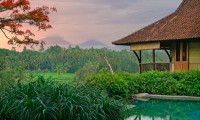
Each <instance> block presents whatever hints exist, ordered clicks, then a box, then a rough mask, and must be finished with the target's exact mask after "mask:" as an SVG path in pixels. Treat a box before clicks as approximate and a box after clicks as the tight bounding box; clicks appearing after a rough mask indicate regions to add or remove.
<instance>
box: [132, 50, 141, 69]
mask: <svg viewBox="0 0 200 120" xmlns="http://www.w3.org/2000/svg"><path fill="white" fill-rule="evenodd" d="M133 52H134V54H135V56H136V57H137V59H138V63H139V73H141V62H142V59H141V57H142V53H141V50H140V51H139V55H138V54H137V53H136V52H135V51H133Z"/></svg>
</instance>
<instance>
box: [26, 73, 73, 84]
mask: <svg viewBox="0 0 200 120" xmlns="http://www.w3.org/2000/svg"><path fill="white" fill-rule="evenodd" d="M31 74H32V76H33V77H34V78H37V77H38V76H44V78H45V79H51V80H54V81H58V82H71V81H74V79H75V76H74V74H73V73H64V74H58V73H52V72H33V73H28V74H27V77H30V75H31Z"/></svg>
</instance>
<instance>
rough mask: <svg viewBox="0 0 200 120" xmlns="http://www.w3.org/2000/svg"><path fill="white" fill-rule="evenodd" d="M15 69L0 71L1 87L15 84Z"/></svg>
mask: <svg viewBox="0 0 200 120" xmlns="http://www.w3.org/2000/svg"><path fill="white" fill-rule="evenodd" d="M13 74H14V71H13V70H3V71H0V89H3V88H5V87H6V86H7V85H9V84H13V83H14V82H15V81H14V76H13Z"/></svg>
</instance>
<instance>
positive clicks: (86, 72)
mask: <svg viewBox="0 0 200 120" xmlns="http://www.w3.org/2000/svg"><path fill="white" fill-rule="evenodd" d="M99 66H100V65H99V63H97V62H95V63H91V62H90V63H86V64H85V65H84V66H83V68H80V69H79V70H78V71H77V72H76V73H75V75H76V78H77V79H78V80H84V79H86V78H87V77H89V76H92V75H95V74H97V73H98V72H99Z"/></svg>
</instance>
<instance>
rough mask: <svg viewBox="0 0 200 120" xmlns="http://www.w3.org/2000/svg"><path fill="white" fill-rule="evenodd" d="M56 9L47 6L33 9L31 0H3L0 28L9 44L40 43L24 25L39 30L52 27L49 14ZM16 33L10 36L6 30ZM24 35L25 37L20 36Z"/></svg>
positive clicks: (0, 11) (0, 7)
mask: <svg viewBox="0 0 200 120" xmlns="http://www.w3.org/2000/svg"><path fill="white" fill-rule="evenodd" d="M54 11H56V9H55V8H49V7H47V6H42V7H37V8H35V9H31V5H30V2H29V0H1V1H0V13H1V18H0V30H1V31H2V32H3V33H4V35H5V36H6V37H7V38H8V39H9V41H8V43H9V44H15V43H18V44H26V45H28V44H31V43H35V44H38V43H39V42H38V41H36V40H34V39H33V38H32V37H34V36H35V35H34V34H33V33H32V32H31V31H30V30H28V29H27V30H24V29H23V28H22V27H23V25H25V24H26V25H29V26H34V27H37V28H38V30H46V29H49V28H52V27H51V25H50V24H49V17H48V15H49V14H50V13H51V12H54ZM5 31H6V32H8V33H11V34H14V35H13V36H12V38H9V37H8V36H7V34H6V32H5ZM19 36H20V37H22V38H23V39H20V38H19Z"/></svg>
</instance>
